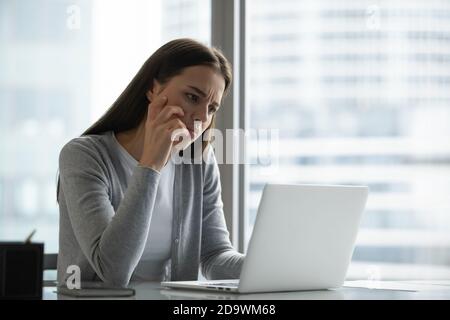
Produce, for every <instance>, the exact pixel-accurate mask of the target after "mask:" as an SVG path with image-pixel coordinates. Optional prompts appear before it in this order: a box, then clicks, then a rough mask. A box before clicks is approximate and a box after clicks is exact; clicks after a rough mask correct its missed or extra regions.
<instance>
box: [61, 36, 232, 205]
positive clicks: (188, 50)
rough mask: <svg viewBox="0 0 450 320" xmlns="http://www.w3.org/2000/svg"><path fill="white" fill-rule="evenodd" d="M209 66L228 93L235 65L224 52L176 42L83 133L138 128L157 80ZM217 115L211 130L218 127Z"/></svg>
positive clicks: (205, 140)
mask: <svg viewBox="0 0 450 320" xmlns="http://www.w3.org/2000/svg"><path fill="white" fill-rule="evenodd" d="M198 65H206V66H211V67H212V68H215V69H216V70H218V71H219V72H220V73H221V74H222V76H223V78H224V80H225V90H224V91H225V92H224V94H223V97H224V96H225V95H226V93H227V92H228V90H229V87H230V84H231V80H232V71H231V65H230V63H229V62H228V60H227V59H226V58H225V56H224V55H223V54H222V53H221V51H220V50H218V49H216V48H214V47H212V48H209V47H207V46H205V45H203V44H202V43H200V42H198V41H196V40H193V39H188V38H182V39H175V40H172V41H170V42H168V43H166V44H165V45H163V46H162V47H160V48H159V49H158V50H156V51H155V52H154V53H153V54H152V55H151V56H150V58H148V59H147V61H145V63H144V64H143V65H142V67H141V69H140V70H139V71H138V73H137V74H136V75H135V76H134V78H133V80H131V82H130V83H129V84H128V86H127V87H126V88H125V90H124V91H123V92H122V94H121V95H120V96H119V97H118V98H117V100H116V101H115V102H114V103H113V104H112V106H111V107H110V108H109V109H108V110H107V111H106V113H105V114H104V115H103V116H102V117H101V118H100V119H99V120H97V121H96V122H95V123H94V124H93V125H92V126H90V127H89V128H88V129H87V130H86V131H84V132H83V133H82V136H84V135H93V134H101V133H104V132H107V131H114V133H116V134H117V133H119V132H122V131H127V130H131V129H133V128H136V127H137V126H138V125H139V124H140V123H141V121H142V120H143V119H144V117H146V115H147V110H148V99H147V96H146V93H147V92H148V90H151V89H152V87H153V80H157V81H158V82H159V83H160V84H162V85H164V84H165V83H167V82H168V81H169V80H170V79H171V78H172V77H174V76H177V75H179V74H181V72H182V71H183V69H184V68H187V67H190V66H198ZM214 123H215V115H214V116H213V119H212V121H211V124H210V125H209V127H208V128H207V129H206V130H205V133H206V132H210V131H209V130H208V129H212V128H214ZM201 139H202V144H203V149H204V148H206V146H207V144H208V143H209V142H210V134H208V136H207V137H202V138H201ZM59 182H60V181H59V175H58V182H57V189H56V198H57V201H58V200H59V199H58V194H59V185H60V183H59Z"/></svg>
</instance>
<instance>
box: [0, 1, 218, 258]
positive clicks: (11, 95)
mask: <svg viewBox="0 0 450 320" xmlns="http://www.w3.org/2000/svg"><path fill="white" fill-rule="evenodd" d="M210 11H211V9H210V0H164V1H162V0H155V1H139V0H127V1H125V0H118V1H101V0H95V1H91V0H75V1H66V0H39V1H37V0H23V1H13V0H10V1H0V47H1V48H2V49H1V51H0V70H1V72H0V150H1V156H0V240H22V239H25V238H26V236H27V235H28V234H29V233H30V232H31V231H32V230H33V229H34V228H36V229H37V233H36V235H35V237H34V240H36V241H43V242H45V251H46V252H57V250H58V206H57V203H56V178H57V168H58V155H59V151H60V150H61V148H62V146H63V145H64V144H65V143H66V142H68V141H69V140H70V139H72V138H74V137H76V136H79V135H80V134H81V133H82V132H83V131H84V130H85V129H86V128H87V127H88V126H89V125H90V124H92V123H93V122H94V121H95V120H96V119H98V117H100V115H101V114H103V113H104V111H105V110H106V109H107V108H108V107H109V106H110V105H111V104H112V103H113V102H114V100H115V99H116V98H117V97H118V96H119V94H120V93H121V92H122V91H123V89H125V87H126V85H127V84H128V83H129V81H130V80H131V79H132V77H133V76H134V75H135V73H136V72H137V71H138V69H139V68H140V67H141V65H142V64H143V63H144V61H145V60H146V59H147V58H148V57H149V56H150V54H151V53H153V52H154V51H155V50H156V49H157V48H158V47H159V46H161V45H162V44H163V43H165V42H167V41H169V40H171V39H173V38H178V37H191V38H195V39H197V40H199V41H201V42H203V43H205V44H209V43H210V28H209V26H210Z"/></svg>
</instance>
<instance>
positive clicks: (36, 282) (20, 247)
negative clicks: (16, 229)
mask: <svg viewBox="0 0 450 320" xmlns="http://www.w3.org/2000/svg"><path fill="white" fill-rule="evenodd" d="M43 257H44V244H43V243H30V242H27V243H24V242H0V299H42V277H43Z"/></svg>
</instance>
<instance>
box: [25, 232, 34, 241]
mask: <svg viewBox="0 0 450 320" xmlns="http://www.w3.org/2000/svg"><path fill="white" fill-rule="evenodd" d="M35 233H36V229H34V230H33V231H31V233H30V235H29V236H28V237H27V238H26V239H25V243H31V238H32V237H33V236H34V234H35Z"/></svg>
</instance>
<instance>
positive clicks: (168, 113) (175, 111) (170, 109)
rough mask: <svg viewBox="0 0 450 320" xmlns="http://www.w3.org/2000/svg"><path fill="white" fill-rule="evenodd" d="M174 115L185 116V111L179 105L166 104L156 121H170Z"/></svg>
mask: <svg viewBox="0 0 450 320" xmlns="http://www.w3.org/2000/svg"><path fill="white" fill-rule="evenodd" d="M174 115H178V116H180V117H183V116H184V111H183V109H182V108H181V107H179V106H166V107H164V109H162V110H161V112H160V113H159V114H158V116H157V117H156V119H155V122H156V123H165V122H167V121H169V120H170V119H171V118H172V117H173V116H174Z"/></svg>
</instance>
